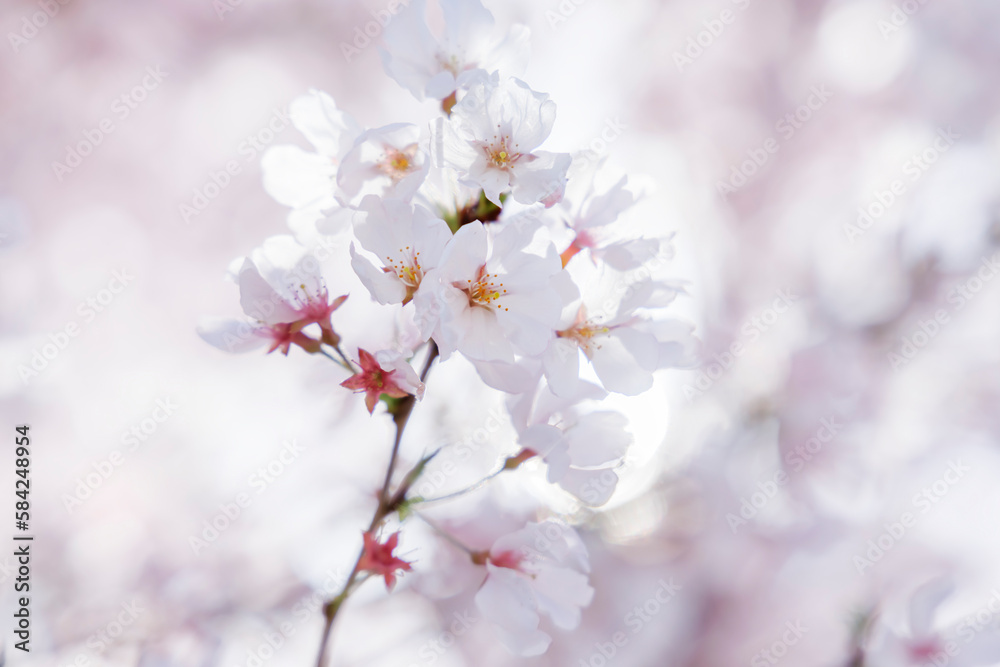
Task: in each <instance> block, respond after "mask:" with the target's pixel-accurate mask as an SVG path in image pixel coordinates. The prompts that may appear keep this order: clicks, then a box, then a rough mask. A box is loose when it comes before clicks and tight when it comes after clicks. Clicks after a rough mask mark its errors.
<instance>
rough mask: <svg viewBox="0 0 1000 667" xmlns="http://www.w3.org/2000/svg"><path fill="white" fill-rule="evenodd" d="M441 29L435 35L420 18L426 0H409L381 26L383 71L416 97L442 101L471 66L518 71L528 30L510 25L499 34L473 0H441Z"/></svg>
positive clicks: (464, 79) (468, 73)
mask: <svg viewBox="0 0 1000 667" xmlns="http://www.w3.org/2000/svg"><path fill="white" fill-rule="evenodd" d="M441 9H442V11H443V13H444V28H445V29H444V34H443V35H441V37H440V38H435V37H434V36H433V35H432V34H431V32H430V29H429V28H428V27H427V23H426V22H425V20H424V15H425V11H426V3H425V1H424V0H413V1H412V2H411V3H410V6H409V8H408V9H407V10H405V11H403V12H401V13H400V14H399V15H398V16H396V17H395V18H394V19H393V20H392V21H391V22H390V23H389V24H388V25H387V26H386V28H385V34H384V40H385V47H384V48H383V49H381V55H382V64H383V65H384V67H385V71H386V72H387V73H388V74H389V76H390V77H392V78H393V79H395V80H396V82H397V83H398V84H399V85H401V86H403V87H404V88H406V89H407V90H409V91H410V92H411V93H413V95H414V97H416V98H417V99H418V100H422V99H424V98H425V97H431V98H434V99H439V100H443V99H445V98H447V97H448V96H450V95H452V94H453V93H454V92H455V91H456V89H458V88H461V87H463V86H464V85H467V84H468V82H469V80H470V78H471V77H474V76H475V75H476V72H477V70H486V71H489V72H492V71H495V70H500V71H501V72H503V73H505V74H508V75H512V76H518V75H520V74H521V73H522V72H523V71H524V68H525V66H526V65H527V62H528V54H529V49H530V47H529V43H528V39H529V31H528V29H527V28H526V27H525V26H522V25H514V26H511V28H510V30H509V31H508V32H507V34H506V35H504V36H502V37H500V38H499V39H498V38H496V37H494V36H493V32H494V31H493V15H492V14H490V12H489V10H487V9H486V8H485V7H483V5H482V3H481V2H479V0H443V1H442V2H441Z"/></svg>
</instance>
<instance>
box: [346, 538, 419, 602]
mask: <svg viewBox="0 0 1000 667" xmlns="http://www.w3.org/2000/svg"><path fill="white" fill-rule="evenodd" d="M363 538H364V553H363V554H362V556H361V560H359V561H358V572H371V573H372V574H374V575H375V576H377V577H379V576H381V577H384V578H385V587H386V589H387V590H390V591H391V590H392V589H393V588H395V586H396V574H397V573H399V572H409V571H411V570H412V569H413V568H411V567H410V564H409V563H408V562H406V561H405V560H402V559H401V558H399V557H397V556H394V555H393V553H392V552H393V551H395V549H396V546H397V545H398V544H399V533H398V532H395V533H393V534H392V535H390V536H389V539H387V540H386V541H385V542H382V543H380V542H379V541H378V538H377V537H376V536H375V535H373V534H372V533H371V532H367V533H364V535H363Z"/></svg>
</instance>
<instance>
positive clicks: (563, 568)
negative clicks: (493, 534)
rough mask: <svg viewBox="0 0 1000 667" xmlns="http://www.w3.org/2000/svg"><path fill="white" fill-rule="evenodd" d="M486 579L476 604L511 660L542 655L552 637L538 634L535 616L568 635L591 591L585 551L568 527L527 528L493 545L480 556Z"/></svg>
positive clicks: (551, 524)
mask: <svg viewBox="0 0 1000 667" xmlns="http://www.w3.org/2000/svg"><path fill="white" fill-rule="evenodd" d="M485 565H486V569H487V571H488V574H487V576H486V580H485V581H484V582H483V585H482V587H481V588H480V589H479V591H478V592H477V593H476V597H475V602H476V607H477V608H478V609H479V612H480V613H481V614H482V615H483V618H484V619H486V620H487V621H489V622H490V623H491V624H493V626H494V629H495V630H496V633H497V635H498V636H499V638H500V641H501V642H503V644H504V645H505V646H506V647H507V648H508V649H509V650H510V651H511V652H512V653H514V654H515V655H518V656H522V657H530V656H536V655H541V654H542V653H544V652H545V651H546V649H547V648H548V646H549V644H550V643H551V642H552V637H551V636H549V635H548V634H547V633H545V632H543V631H541V630H539V629H538V625H539V623H540V621H541V617H540V614H545V615H546V616H548V617H549V618H550V619H551V620H552V622H553V623H554V624H555V626H556V627H558V628H561V629H563V630H572V629H573V628H576V627H577V626H578V625H579V624H580V610H581V608H583V607H586V606H587V605H589V604H590V602H591V600H592V599H593V597H594V589H593V588H591V587H590V585H589V584H588V583H587V573H588V572H590V563H589V559H588V557H587V550H586V548H585V547H584V546H583V542H582V541H581V540H580V537H579V536H578V535H577V534H576V531H575V530H573V528H571V527H569V526H566V525H562V524H560V523H557V522H555V521H551V520H550V521H544V522H542V523H529V524H528V525H527V526H526V527H525V528H523V529H521V530H519V531H516V532H514V533H510V534H508V535H505V536H503V537H501V538H500V539H498V540H497V541H496V542H494V544H493V546H492V547H491V548H490V550H489V553H488V554H486V556H485Z"/></svg>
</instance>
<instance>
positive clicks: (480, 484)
mask: <svg viewBox="0 0 1000 667" xmlns="http://www.w3.org/2000/svg"><path fill="white" fill-rule="evenodd" d="M505 470H509V468H508V466H507V465H506V464H505V465H503V466H501V467H500V468H498V469H497V470H494V471H493V472H491V473H490V474H489V475H487V476H486V477H484V478H482V479H481V480H479V481H478V482H476V483H475V484H471V485H470V486H467V487H465V488H464V489H459V490H458V491H454V492H453V493H449V494H446V495H443V496H438V497H437V498H421V499H420V500H418V501H416V503H415V504H418V505H426V504H428V503H439V502H441V501H442V500H451V499H452V498H459V497H461V496H464V495H466V494H468V493H472V492H473V491H477V490H479V489H481V488H482V487H484V486H486V484H487V483H488V482H489V481H490V480H492V479H493V478H494V477H497V476H498V475H499V474H500V473H502V472H503V471H505Z"/></svg>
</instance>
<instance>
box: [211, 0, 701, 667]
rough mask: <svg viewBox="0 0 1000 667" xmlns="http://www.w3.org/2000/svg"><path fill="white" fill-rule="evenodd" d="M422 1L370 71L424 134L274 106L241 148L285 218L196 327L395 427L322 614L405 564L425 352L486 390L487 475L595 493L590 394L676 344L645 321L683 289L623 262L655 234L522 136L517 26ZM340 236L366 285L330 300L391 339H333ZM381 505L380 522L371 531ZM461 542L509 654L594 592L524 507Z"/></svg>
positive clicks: (659, 324) (463, 3)
mask: <svg viewBox="0 0 1000 667" xmlns="http://www.w3.org/2000/svg"><path fill="white" fill-rule="evenodd" d="M441 6H442V9H443V12H444V31H443V33H442V34H440V35H436V34H434V33H432V31H431V30H430V28H429V27H428V25H427V21H426V16H425V7H424V4H423V2H418V1H414V2H412V3H411V4H410V6H409V7H408V8H407V9H406V10H404V11H402V12H401V13H400V14H399V16H397V17H395V18H394V20H393V21H392V22H391V23H389V24H388V25H387V26H386V29H385V32H384V35H383V37H384V46H383V48H382V51H381V55H382V61H383V65H384V68H385V71H386V72H387V74H388V75H389V76H390V77H391V78H392V79H394V80H395V81H396V82H397V83H399V85H400V86H402V87H403V88H405V89H406V90H408V91H410V92H411V93H412V94H413V95H414V96H415V97H416V98H417V99H418V100H434V101H436V102H440V110H441V111H440V114H441V115H440V116H439V117H438V118H436V119H435V121H434V122H432V123H430V124H428V125H427V126H426V127H421V126H419V125H417V124H413V123H405V122H401V123H393V124H390V125H385V126H382V127H374V128H368V127H365V126H363V125H362V124H361V123H359V122H358V121H357V120H355V119H354V118H353V117H352V116H351V115H350V114H348V113H347V112H346V111H344V110H341V109H340V108H339V107H338V106H337V104H336V103H335V101H334V99H333V98H332V97H331V96H330V95H328V94H327V93H325V92H321V91H318V90H312V91H309V92H308V93H306V94H305V95H303V96H302V97H300V98H298V99H296V100H295V101H294V102H293V103H292V105H291V107H290V117H291V119H292V123H293V124H294V126H295V127H296V128H297V129H298V130H299V131H300V132H301V133H302V135H303V136H304V137H305V139H306V140H308V142H309V143H310V144H311V149H303V148H300V147H297V146H290V145H289V146H278V147H274V148H271V149H270V150H269V151H268V152H267V153H266V154H265V156H264V158H263V162H262V166H263V170H264V185H265V188H266V190H267V191H268V193H269V194H270V195H271V196H273V197H274V199H275V200H277V201H278V202H279V203H281V204H283V205H285V206H287V207H289V209H290V211H289V216H288V225H289V233H285V234H282V235H278V236H274V237H272V238H269V239H267V240H265V241H264V242H263V244H262V245H261V246H260V247H259V248H257V249H255V250H254V251H253V252H252V253H251V254H250V255H249V256H248V257H245V258H240V259H239V260H237V261H236V262H234V263H233V264H232V266H231V267H230V271H229V277H230V278H231V279H232V280H233V281H234V282H235V283H237V285H238V286H239V294H240V305H241V307H242V310H243V313H244V315H245V317H244V318H240V319H228V320H221V319H216V320H206V321H205V322H204V323H203V324H202V326H201V327H200V329H199V333H200V335H201V336H202V337H203V338H204V339H205V340H206V341H207V342H209V343H211V344H213V345H215V346H217V347H219V348H221V349H223V350H226V351H231V352H243V351H247V350H252V349H258V348H260V347H267V349H268V352H273V351H275V350H280V351H281V352H282V353H284V354H285V355H287V354H288V353H289V352H290V350H291V349H292V348H293V347H298V348H300V349H301V350H303V351H305V352H307V353H309V354H313V355H323V356H326V357H329V358H330V359H332V360H333V361H335V362H336V363H337V364H339V365H340V366H341V369H340V370H338V371H337V372H338V373H341V374H344V373H346V374H347V377H346V378H345V379H343V381H342V382H341V385H342V386H343V387H344V388H346V389H349V390H353V391H355V392H358V393H364V395H365V405H366V408H367V410H368V412H370V413H374V412H375V410H376V407H377V406H378V405H379V404H380V402H384V404H385V409H386V411H387V412H388V413H389V414H390V415H391V416H392V417H393V420H394V421H395V424H396V426H397V429H398V435H397V442H396V448H395V449H394V450H393V456H392V458H391V460H390V461H391V462H390V464H389V470H388V472H387V475H386V485H385V487H384V488H383V489H382V492H381V493H380V496H379V507H378V510H377V511H376V515H375V517H374V519H373V521H372V525H371V527H370V528H369V529H368V530H367V531H365V532H364V535H363V551H362V556H361V557H360V558H359V560H358V562H357V564H356V565H355V568H354V571H353V573H352V576H351V579H350V581H349V582H348V584H347V585H346V586H345V589H344V591H343V592H342V594H341V596H340V597H338V599H337V600H335V601H334V603H332V604H331V605H329V606H328V607H327V618H328V620H329V621H330V623H332V619H333V616H334V615H335V614H336V612H337V609H339V606H340V604H341V603H342V602H343V601H344V600H345V599H346V598H347V596H348V595H350V593H351V592H352V591H353V587H354V586H356V585H359V584H360V583H361V582H363V581H364V580H365V579H366V578H367V577H369V576H381V577H384V580H385V582H386V585H387V587H389V588H391V587H393V586H394V585H395V583H396V577H397V575H398V574H400V573H402V572H406V571H409V570H410V569H411V566H410V562H408V561H405V560H403V559H401V558H400V557H399V556H397V555H395V554H394V550H395V548H396V546H397V544H398V541H399V538H400V532H401V531H405V520H406V519H407V518H408V517H409V516H410V515H411V514H412V513H413V512H414V511H415V510H416V508H419V506H420V504H421V502H422V501H424V500H425V499H422V498H419V497H417V496H415V495H413V494H412V493H411V492H410V490H411V488H412V486H413V483H414V482H415V481H416V480H417V478H419V476H420V474H422V472H423V468H424V466H425V465H426V463H427V462H428V461H429V459H430V458H432V456H433V455H432V456H431V457H427V458H426V459H425V460H422V461H421V462H419V463H418V464H417V465H415V466H414V467H413V468H412V469H411V470H410V472H409V473H408V474H406V475H405V476H403V477H402V480H401V481H398V480H399V476H395V477H394V472H395V471H394V468H393V466H394V465H395V463H396V461H397V457H396V449H398V445H399V438H400V437H401V434H402V429H403V428H404V427H405V424H406V419H407V417H408V416H409V412H410V410H412V409H413V407H414V404H415V402H416V401H417V400H419V399H420V398H421V397H422V396H423V393H424V390H425V382H429V380H428V374H429V371H430V370H431V364H432V363H433V362H434V360H435V359H437V360H438V363H446V362H447V361H448V360H449V359H450V358H452V357H453V356H454V355H460V356H462V357H464V358H465V359H467V360H468V361H469V362H471V364H472V365H473V366H474V367H475V369H476V371H477V373H478V375H479V378H480V379H481V381H482V382H483V383H484V384H485V385H487V386H489V387H492V388H493V389H495V390H497V391H499V392H502V393H503V394H504V395H505V397H506V400H505V403H506V406H507V412H508V416H509V419H510V424H511V426H512V428H513V432H514V433H516V437H517V443H516V444H517V448H518V450H519V453H518V454H516V455H514V456H510V457H504V459H503V465H502V471H513V470H515V469H517V468H518V467H519V466H520V465H521V464H522V463H523V462H524V461H527V460H529V459H536V460H538V461H540V462H541V463H540V464H539V465H541V466H544V469H545V472H546V476H547V480H548V482H549V483H551V484H553V485H557V486H558V487H560V488H561V489H563V490H564V491H565V492H567V493H568V494H571V495H572V496H575V497H576V498H578V499H579V501H580V502H581V503H583V504H585V505H590V506H600V505H603V504H604V503H606V502H607V501H608V499H609V498H610V496H611V495H612V493H613V492H614V490H615V486H616V483H617V479H618V478H617V475H616V473H615V470H616V468H618V467H619V466H620V465H621V463H622V461H623V460H624V457H625V456H626V452H627V450H628V448H629V446H630V444H631V443H632V435H631V434H630V432H629V425H628V420H627V419H626V417H625V416H624V415H623V414H621V413H619V412H616V411H613V410H608V409H604V408H603V407H602V406H601V405H600V402H601V401H602V400H603V399H604V398H605V397H606V396H607V395H608V394H609V393H617V394H623V395H626V396H635V395H638V394H641V393H643V392H645V391H646V390H648V389H650V388H651V387H652V386H653V382H654V373H655V372H656V371H658V370H660V369H664V368H670V367H680V366H685V365H688V364H689V360H690V357H691V350H692V347H693V338H692V336H691V327H690V326H689V325H687V324H686V323H684V322H682V321H680V320H677V319H674V318H670V317H665V316H664V310H663V309H664V308H666V307H667V306H669V305H670V304H671V302H672V301H673V300H674V299H675V298H676V297H677V296H678V294H680V293H682V292H683V288H682V287H681V286H679V285H676V284H671V283H668V282H665V281H662V280H657V279H654V278H653V277H652V273H651V272H649V271H646V272H642V271H640V270H641V269H643V267H645V266H646V265H648V264H649V263H651V262H653V261H654V260H657V259H659V258H663V257H669V256H670V253H671V245H670V238H668V237H664V238H643V237H637V236H635V235H634V234H630V233H629V232H628V229H627V227H626V225H625V223H624V222H623V221H622V219H621V218H622V214H623V213H625V212H626V211H627V210H628V209H630V208H631V207H632V206H633V205H634V204H635V203H636V200H637V195H636V193H634V192H633V191H631V190H630V189H629V186H628V180H627V177H621V178H620V180H618V181H617V182H615V183H614V184H613V185H611V186H610V187H604V188H602V187H600V186H599V185H598V183H599V182H600V179H599V178H598V176H599V175H602V174H600V173H599V172H602V170H603V168H604V167H603V165H602V164H601V163H600V162H599V161H596V160H594V159H593V158H592V156H591V155H589V154H583V153H580V154H576V155H574V154H571V153H566V152H554V151H551V150H545V149H543V146H545V145H546V142H547V141H548V139H549V135H550V133H551V132H552V128H553V125H554V123H555V120H556V104H555V102H554V101H552V100H551V99H549V96H548V95H546V94H544V93H540V92H537V91H535V90H533V89H532V88H531V87H530V86H529V85H528V84H527V83H525V82H524V81H522V80H520V79H519V78H517V77H518V76H519V75H520V74H521V73H522V71H523V70H524V67H525V65H526V61H527V56H528V30H527V28H525V27H523V26H515V27H513V28H512V29H511V30H510V31H508V32H507V33H506V34H504V35H499V36H497V35H495V31H494V21H493V17H492V16H491V14H490V13H489V12H488V11H487V10H486V9H485V8H484V7H483V6H482V5H481V4H480V2H479V0H442V2H441ZM345 235H346V237H347V238H349V243H348V244H347V250H348V251H347V252H346V253H343V255H344V256H337V257H333V258H332V259H333V260H334V261H338V260H339V261H340V262H341V265H342V266H344V265H347V264H349V266H350V267H351V269H352V270H353V272H354V273H355V274H356V276H357V278H358V279H359V281H360V283H361V284H362V285H363V286H364V288H365V289H366V291H367V293H368V294H367V295H363V294H351V295H350V298H351V299H352V300H356V299H363V298H366V296H367V297H368V298H370V300H371V302H372V303H374V304H378V307H381V308H385V309H391V310H392V315H393V318H394V321H395V323H396V325H395V326H396V329H397V330H398V333H397V334H396V335H395V338H394V340H395V343H394V345H392V346H391V347H390V348H388V349H378V347H377V346H376V345H375V344H373V343H371V342H370V341H365V340H350V339H348V338H346V337H343V336H342V335H341V333H339V332H338V328H337V325H336V324H335V320H336V318H337V310H338V308H340V307H341V306H342V304H343V303H344V301H345V299H347V298H348V295H347V294H346V293H345V292H346V291H347V290H344V289H339V288H337V286H336V285H334V284H328V281H327V280H326V279H325V278H324V265H325V264H326V263H327V262H326V260H329V259H331V258H329V257H320V256H319V255H318V253H317V252H316V248H317V247H318V246H320V247H322V246H323V241H322V239H324V238H325V237H330V236H337V237H343V236H345ZM637 274H638V275H639V277H638V278H634V277H633V276H634V275H637ZM386 337H387V338H388V337H391V336H390V335H389V334H386ZM418 356H422V357H423V359H424V369H423V371H422V372H420V373H418V372H417V370H416V369H415V368H414V366H413V365H412V362H413V360H414V359H416V358H417V357H418ZM394 481H397V485H396V486H392V483H393V482H394ZM393 519H394V520H395V521H397V522H398V524H399V526H400V528H399V530H397V531H396V532H393V533H392V534H391V536H388V537H386V536H384V535H383V532H384V529H385V527H386V524H387V523H388V522H389V521H390V520H393ZM443 537H446V538H448V539H449V540H450V541H452V542H454V541H455V538H454V536H449V535H443ZM540 545H541V546H540ZM468 556H469V561H470V562H471V563H472V564H473V565H474V566H476V567H478V568H480V570H481V577H480V584H479V588H478V592H477V593H476V595H475V599H476V604H477V606H478V607H479V609H480V611H481V613H482V614H483V617H484V618H486V619H488V620H489V621H490V622H491V623H492V624H493V625H494V626H495V629H496V633H497V636H498V637H499V639H500V640H501V641H502V642H503V643H504V644H505V645H506V646H507V647H508V648H509V649H510V650H511V651H513V652H514V653H515V654H518V655H523V656H529V655H538V654H541V653H543V652H544V651H545V650H546V649H547V647H548V645H549V643H550V642H551V637H550V636H549V635H548V634H547V633H546V632H545V631H544V630H542V629H540V623H541V615H545V616H547V617H548V618H549V619H550V620H551V622H552V624H553V625H555V626H556V627H559V628H565V629H572V628H574V627H576V626H577V625H578V624H579V622H580V614H581V609H582V608H583V607H585V606H586V605H588V604H589V603H590V601H591V599H592V597H593V595H594V589H593V588H591V586H590V584H589V583H588V577H587V572H588V571H589V565H588V557H587V551H586V548H585V546H584V542H583V540H582V539H581V537H580V535H578V533H577V532H576V530H575V529H574V528H573V527H572V526H570V525H568V524H567V523H566V522H562V521H557V520H555V519H551V518H550V519H543V520H541V521H537V522H534V521H533V522H528V523H527V525H526V526H524V527H523V528H520V529H519V530H517V531H515V532H512V533H510V534H508V535H506V536H504V537H501V538H500V539H499V540H497V541H496V542H495V543H494V544H493V546H492V547H491V548H490V549H488V550H485V551H483V550H475V549H471V548H470V549H468Z"/></svg>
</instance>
